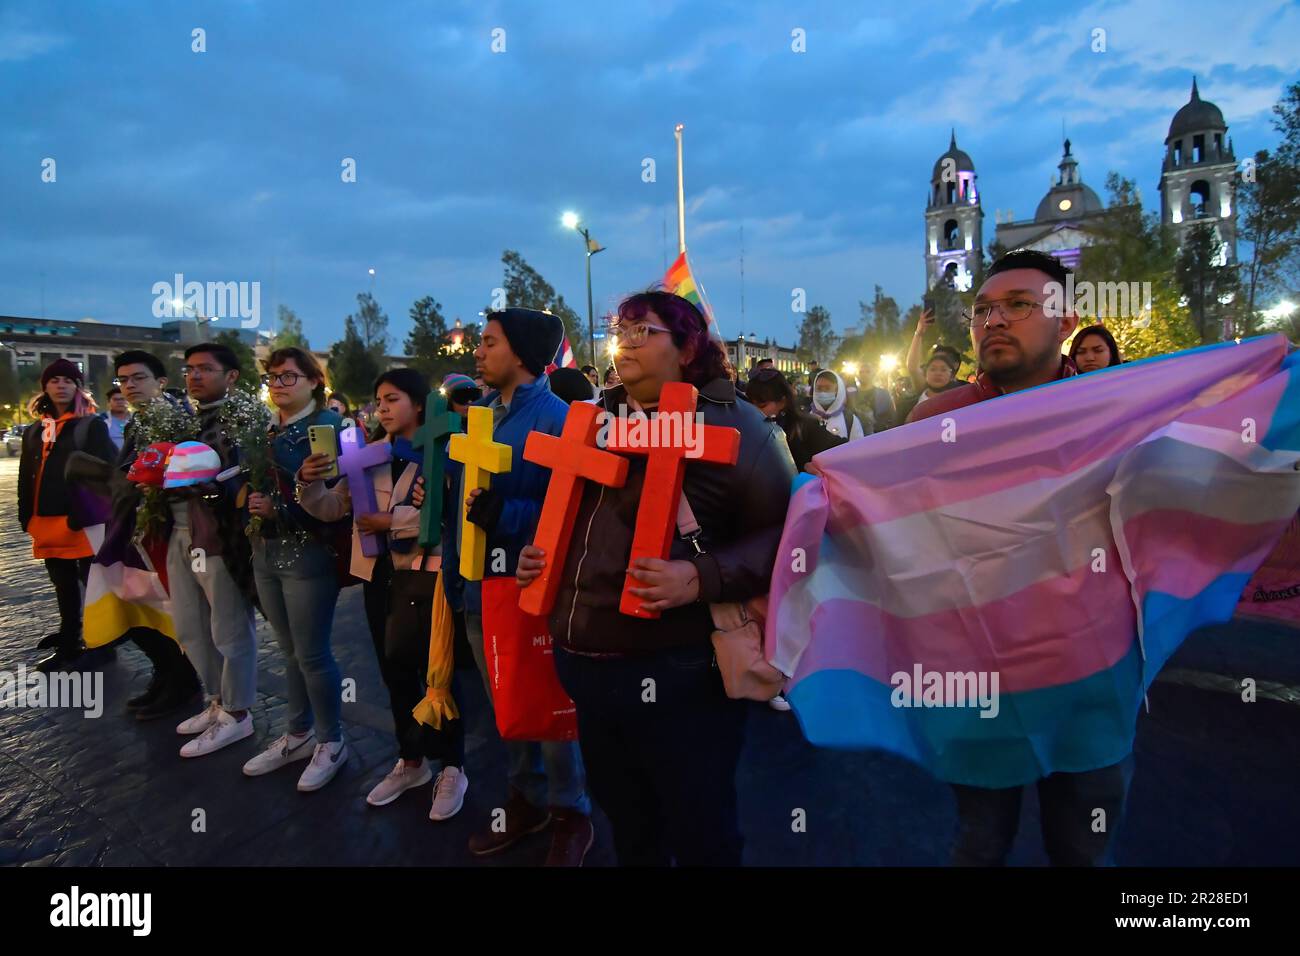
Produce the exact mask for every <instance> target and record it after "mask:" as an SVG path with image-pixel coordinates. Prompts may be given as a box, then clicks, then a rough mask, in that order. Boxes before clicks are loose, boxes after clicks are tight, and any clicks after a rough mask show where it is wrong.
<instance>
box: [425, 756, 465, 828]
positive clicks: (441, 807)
mask: <svg viewBox="0 0 1300 956" xmlns="http://www.w3.org/2000/svg"><path fill="white" fill-rule="evenodd" d="M468 789H469V777H467V776H465V771H463V770H461V769H460V768H458V767H444V768H443V771H442V773H440V774H438V781H437V783H435V784H434V785H433V808H432V809H430V810H429V819H430V820H450V819H451V818H452V817H454V816H455V815H456V814H458V813H460V808H461V807H462V806H463V805H464V803H465V791H466V790H468Z"/></svg>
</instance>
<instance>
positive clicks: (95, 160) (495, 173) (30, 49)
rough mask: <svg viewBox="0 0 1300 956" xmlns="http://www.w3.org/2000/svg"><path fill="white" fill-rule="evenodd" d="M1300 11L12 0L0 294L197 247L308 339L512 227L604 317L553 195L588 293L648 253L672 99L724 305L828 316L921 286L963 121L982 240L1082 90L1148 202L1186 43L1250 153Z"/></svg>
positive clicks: (403, 311) (448, 274)
mask: <svg viewBox="0 0 1300 956" xmlns="http://www.w3.org/2000/svg"><path fill="white" fill-rule="evenodd" d="M195 27H201V28H203V29H204V30H206V35H207V36H206V41H207V51H206V52H205V53H194V52H192V51H191V30H192V29H194V28H195ZM496 28H501V29H503V30H504V31H505V44H506V49H505V52H502V53H494V52H493V51H492V48H491V45H492V31H493V30H494V29H496ZM796 28H800V29H803V30H804V31H806V37H807V40H806V44H807V51H806V52H804V53H796V52H793V51H792V49H791V43H792V40H791V31H792V30H794V29H796ZM1095 28H1102V29H1104V30H1105V31H1106V47H1107V48H1106V51H1105V52H1104V53H1096V52H1093V51H1092V49H1091V47H1092V31H1093V30H1094V29H1095ZM1297 36H1300V6H1297V4H1295V3H1290V2H1279V0H1250V2H1247V3H1237V4H1223V3H1222V2H1200V0H1197V2H1191V0H1137V2H1131V0H1124V2H1096V3H1082V4H1081V3H1059V2H1056V0H1051V2H1030V0H1023V2H1015V0H949V2H946V3H934V4H931V3H923V2H913V3H907V4H898V3H848V2H842V0H841V2H830V3H800V2H776V3H767V2H755V0H750V2H734V3H733V2H674V0H656V2H653V3H650V2H642V0H617V2H615V0H604V2H591V3H586V2H582V3H579V2H568V0H537V2H526V0H511V2H475V3H468V2H466V3H460V2H449V0H438V2H423V3H415V2H412V3H405V2H387V0H377V2H370V3H339V2H332V0H320V2H312V3H305V2H303V3H300V2H269V0H265V2H254V0H247V2H225V3H188V2H168V3H165V4H164V3H148V4H145V3H107V2H88V0H87V2H30V3H29V2H23V0H0V88H2V89H3V91H4V95H3V96H0V140H2V142H3V148H2V149H0V313H4V314H11V315H32V316H36V315H40V314H42V312H41V310H42V288H43V289H44V293H43V301H44V314H46V315H47V316H50V317H54V318H65V319H81V318H85V317H93V318H95V319H98V320H100V321H104V322H127V323H138V324H145V323H153V322H156V321H157V320H155V319H154V318H153V317H152V314H151V306H152V302H153V294H152V292H151V287H152V285H153V284H154V283H155V282H157V281H160V280H170V279H171V277H172V276H173V274H175V273H177V272H180V273H183V274H184V275H185V277H186V278H187V279H196V280H201V281H203V280H220V281H260V282H261V283H262V308H263V316H264V321H269V320H270V317H271V315H272V314H273V310H274V306H275V305H276V304H277V303H283V304H286V305H289V306H291V307H292V308H294V309H295V310H296V311H297V312H298V314H299V315H300V316H301V317H302V319H303V321H304V324H305V327H306V332H307V334H308V337H309V338H310V340H311V342H312V345H313V346H315V347H318V348H321V347H325V346H327V345H328V344H329V343H330V342H331V341H333V340H334V339H335V338H337V337H338V336H339V335H340V334H341V330H342V319H343V316H344V315H346V314H347V313H348V312H350V311H352V310H353V309H354V307H355V304H356V301H355V296H356V294H357V293H358V292H360V291H364V290H365V289H367V288H369V286H370V279H369V277H368V275H367V270H368V269H370V268H374V269H375V270H376V275H375V279H374V290H375V295H376V297H377V298H378V299H379V301H380V303H381V305H382V306H383V307H384V308H385V310H386V311H387V312H388V314H389V316H390V318H391V320H392V327H391V331H392V333H393V339H394V342H393V345H394V346H395V348H394V351H396V350H400V341H401V338H402V337H403V336H404V334H405V332H406V330H407V328H408V327H409V321H408V319H407V309H408V308H409V307H410V304H411V302H412V301H413V300H415V299H416V298H418V297H420V296H422V295H426V294H430V295H433V296H434V297H435V298H437V299H438V300H439V301H440V302H441V303H442V305H443V310H444V313H445V314H446V315H447V316H448V319H449V320H450V319H451V318H454V317H455V316H458V315H459V316H461V317H463V318H464V319H466V320H467V321H468V320H470V319H472V318H474V317H475V314H476V313H477V311H478V309H480V308H481V307H482V306H483V305H484V304H486V302H487V301H488V298H489V296H490V295H491V290H492V288H493V287H494V286H497V285H499V284H500V279H501V265H500V256H501V252H502V250H503V249H506V248H513V249H517V250H519V251H520V252H521V253H522V254H523V255H524V256H525V258H527V259H528V261H529V262H530V263H531V264H532V265H534V266H535V267H536V268H537V269H539V270H540V271H541V272H542V273H543V274H544V275H545V276H546V277H547V278H548V279H549V280H550V281H551V282H552V283H553V284H554V285H555V286H556V287H557V288H558V289H559V291H560V292H561V293H563V294H564V296H565V297H566V299H567V300H568V301H569V302H570V303H571V304H572V305H573V306H574V307H575V308H576V309H577V310H578V311H579V313H580V314H582V315H583V316H584V318H585V312H586V302H585V298H586V293H585V287H584V272H583V254H582V245H581V241H580V239H579V238H578V237H577V236H576V235H575V234H574V233H573V232H571V231H567V230H565V229H564V228H563V227H562V226H561V225H560V222H559V217H560V213H561V212H562V211H564V210H565V209H574V210H576V211H578V212H579V213H581V214H582V215H583V217H584V219H585V221H586V222H587V224H588V225H589V226H590V228H591V230H592V233H593V236H594V237H595V238H597V239H598V240H599V241H600V242H601V243H603V244H604V245H605V246H607V247H608V248H607V251H605V252H602V253H600V254H599V255H598V256H597V257H596V258H595V259H594V260H593V264H594V276H595V298H596V309H597V312H598V313H599V312H600V311H602V310H604V309H608V308H609V307H610V306H612V305H613V304H614V303H615V302H616V301H617V299H618V297H619V296H620V295H622V294H625V293H627V292H629V291H634V290H636V289H638V288H642V287H644V286H646V285H647V284H648V283H650V282H652V281H654V280H656V279H657V278H659V277H660V276H661V275H662V271H663V265H664V260H665V256H666V255H667V256H668V257H669V260H671V255H672V253H673V251H674V250H675V244H676V223H675V209H674V202H675V199H674V196H675V171H674V146H673V136H672V129H673V125H674V124H675V123H677V122H681V123H684V124H685V127H686V190H687V238H688V242H689V245H690V248H691V255H692V259H693V260H694V265H695V268H696V271H697V274H698V275H699V277H700V279H701V280H702V282H703V284H704V286H705V289H706V290H707V292H708V295H709V297H710V299H711V301H712V304H713V307H714V310H715V312H716V313H717V314H718V317H719V320H720V322H721V324H722V328H723V331H724V333H725V334H726V335H728V336H729V337H730V336H734V335H736V334H737V333H739V332H742V331H743V332H751V331H752V332H756V333H757V334H758V335H759V336H766V335H770V336H773V337H775V338H777V339H778V340H780V341H782V342H783V343H793V341H794V340H795V328H796V324H797V318H798V317H797V316H796V315H794V314H793V313H792V312H791V309H790V302H791V290H792V289H794V288H796V287H798V288H803V289H806V290H807V296H808V302H809V304H810V305H811V304H822V305H825V306H826V307H827V308H829V309H830V310H831V313H832V317H833V320H834V322H835V325H836V326H837V328H839V329H841V330H842V329H844V328H845V327H847V326H848V325H851V324H852V323H853V322H855V321H856V320H857V317H858V300H859V299H862V298H869V297H870V294H871V290H872V287H873V286H874V285H876V284H880V285H881V286H883V287H884V289H885V291H886V292H887V293H888V294H890V295H892V296H894V297H895V298H896V299H898V301H899V303H900V305H901V306H903V308H906V307H907V306H908V305H909V304H911V303H912V302H914V301H917V300H918V298H919V297H920V294H921V292H922V291H923V290H922V283H923V276H924V273H923V260H922V236H923V233H922V226H923V213H924V202H925V192H926V184H927V182H928V178H929V174H930V169H931V166H932V165H933V163H934V160H935V158H936V157H937V156H938V155H939V154H940V153H942V152H943V151H944V150H945V149H946V148H947V145H948V136H949V129H950V127H953V126H955V127H956V129H957V139H958V143H959V145H960V146H961V147H962V148H963V149H965V150H967V151H968V152H969V153H970V154H971V155H972V157H973V158H974V160H975V164H976V169H977V172H978V175H979V186H980V189H981V194H982V198H983V203H984V207H985V213H986V219H985V233H984V238H985V243H986V244H987V242H988V241H989V239H991V238H992V234H993V225H994V222H993V220H994V211H995V210H997V209H1004V210H1005V209H1011V210H1014V211H1015V213H1016V215H1017V217H1018V218H1026V217H1028V216H1030V215H1032V213H1033V210H1034V207H1035V206H1036V205H1037V203H1038V200H1039V199H1040V198H1041V196H1042V194H1043V192H1044V191H1045V190H1046V188H1047V186H1048V183H1049V178H1050V176H1051V175H1052V174H1053V173H1054V172H1055V168H1056V163H1057V162H1058V161H1059V158H1060V151H1061V150H1060V145H1061V143H1060V141H1061V128H1062V122H1063V121H1064V123H1065V124H1066V128H1067V131H1068V134H1069V136H1070V138H1071V139H1072V140H1073V143H1074V151H1075V154H1076V156H1077V157H1078V159H1079V162H1080V171H1081V173H1082V175H1083V178H1084V181H1085V182H1088V183H1089V184H1091V185H1092V186H1093V187H1094V188H1095V189H1096V190H1097V191H1098V192H1099V193H1103V185H1104V181H1105V177H1106V173H1107V172H1108V171H1110V170H1116V171H1118V172H1120V173H1122V174H1124V175H1125V176H1128V177H1131V178H1133V179H1135V180H1136V181H1137V182H1138V184H1139V186H1140V187H1141V189H1142V194H1143V197H1144V199H1145V201H1146V203H1147V204H1148V206H1150V205H1153V204H1158V192H1157V188H1156V187H1157V183H1158V177H1159V171H1160V162H1161V159H1162V155H1163V141H1164V137H1165V134H1166V132H1167V129H1168V125H1169V121H1170V119H1171V118H1172V116H1173V114H1174V112H1175V111H1176V110H1177V109H1178V107H1180V106H1181V105H1182V104H1183V103H1185V102H1186V101H1187V98H1188V92H1189V87H1190V83H1191V77H1192V74H1193V73H1195V74H1196V75H1197V77H1198V80H1199V83H1200V90H1201V94H1202V96H1203V97H1204V98H1206V99H1208V100H1212V101H1213V102H1215V103H1216V104H1218V106H1219V107H1220V108H1221V109H1222V110H1223V113H1224V116H1225V118H1226V119H1227V122H1228V124H1229V135H1230V136H1231V137H1232V138H1233V140H1234V144H1235V147H1236V150H1237V154H1238V156H1239V157H1240V156H1245V155H1249V154H1250V153H1253V152H1254V150H1256V149H1258V148H1261V147H1271V146H1272V145H1273V144H1274V143H1275V142H1276V135H1275V133H1274V132H1273V130H1272V128H1271V124H1270V109H1271V107H1272V105H1273V103H1274V102H1276V101H1277V99H1278V97H1279V95H1280V93H1281V91H1282V88H1283V87H1284V85H1286V84H1287V83H1289V82H1292V81H1294V80H1295V79H1296V77H1297V74H1298V73H1300V47H1298V46H1297V44H1296V42H1295V40H1296V37H1297ZM47 157H51V158H54V159H55V160H56V162H57V182H55V183H43V182H42V181H41V163H42V160H43V159H45V158H47ZM345 157H352V158H354V159H355V160H356V164H357V182H356V183H344V182H342V181H341V179H340V172H341V166H340V164H341V162H342V160H343V159H344V158H345ZM646 157H650V158H653V159H654V160H655V161H656V163H657V181H656V182H653V183H645V182H643V181H642V175H641V174H642V161H643V159H644V158H646ZM665 223H666V224H667V244H666V245H665V241H664V235H665ZM742 226H743V229H744V248H745V256H744V267H745V283H744V299H745V316H746V317H745V320H744V325H743V327H742V325H741V318H740V309H741V280H740V251H741V235H740V234H741V228H742Z"/></svg>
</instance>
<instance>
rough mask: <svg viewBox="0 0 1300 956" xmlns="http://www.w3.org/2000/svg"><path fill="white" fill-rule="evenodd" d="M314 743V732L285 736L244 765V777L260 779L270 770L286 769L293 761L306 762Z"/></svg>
mask: <svg viewBox="0 0 1300 956" xmlns="http://www.w3.org/2000/svg"><path fill="white" fill-rule="evenodd" d="M315 743H316V732H315V731H314V730H309V731H307V732H306V733H305V734H302V735H301V736H299V735H297V734H285V735H284V736H283V737H281V738H279V739H278V740H276V742H275V743H273V744H271V746H269V747H267V748H266V749H265V750H263V751H262V752H261V753H260V754H258V755H257V756H256V757H254V758H253V759H252V760H250V761H248V763H246V764H244V775H245V776H247V777H260V776H261V775H262V774H264V773H270V772H271V771H272V770H279V769H280V768H281V767H287V766H288V765H289V764H291V763H293V762H294V761H295V760H306V759H307V758H308V757H310V756H311V752H312V746H313V745H314V744H315Z"/></svg>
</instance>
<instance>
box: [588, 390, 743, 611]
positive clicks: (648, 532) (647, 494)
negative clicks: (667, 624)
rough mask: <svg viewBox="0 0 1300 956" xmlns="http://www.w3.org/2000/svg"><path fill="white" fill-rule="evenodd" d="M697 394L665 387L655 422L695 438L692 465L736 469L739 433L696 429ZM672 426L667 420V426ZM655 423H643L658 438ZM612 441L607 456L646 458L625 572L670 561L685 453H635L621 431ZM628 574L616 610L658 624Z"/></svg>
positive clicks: (672, 447) (654, 448) (668, 449)
mask: <svg viewBox="0 0 1300 956" xmlns="http://www.w3.org/2000/svg"><path fill="white" fill-rule="evenodd" d="M698 398H699V392H697V391H696V390H695V386H694V385H690V384H688V383H686V382H669V383H667V384H666V385H664V387H663V388H662V390H661V391H660V393H659V409H658V416H659V418H663V417H664V416H665V415H672V416H674V417H675V418H676V420H677V421H679V422H680V423H681V427H680V428H678V429H671V430H672V431H675V432H676V436H675V437H679V438H685V435H686V429H691V430H692V431H694V432H697V433H698V439H699V446H700V447H699V453H698V454H697V455H696V456H695V457H694V458H693V459H692V460H695V461H707V462H713V463H714V464H722V465H734V464H735V463H736V459H737V458H738V457H739V456H740V432H738V431H737V430H736V429H734V428H724V427H721V426H719V425H697V424H696V422H695V405H696V401H697V400H698ZM670 421H671V420H670ZM651 424H654V423H647V428H646V430H647V431H651V432H654V433H656V434H658V435H662V434H663V431H667V430H669V429H662V430H661V427H662V426H661V427H656V428H650V427H649V426H650V425H651ZM610 434H611V438H610V441H609V442H608V443H607V444H606V447H607V448H608V449H609V450H610V451H618V452H625V453H627V454H634V455H645V456H646V468H645V482H644V484H643V485H642V487H641V503H640V504H639V505H638V506H637V511H636V528H635V529H634V531H633V532H632V554H631V556H630V557H629V558H628V566H629V567H631V565H632V563H633V562H635V561H636V560H637V559H638V558H660V559H662V560H667V559H668V553H669V549H670V548H671V547H672V543H673V532H674V531H676V529H677V506H678V503H679V502H680V501H681V497H682V480H683V478H685V476H686V461H687V452H688V451H690V449H689V448H688V447H687V445H686V444H685V443H683V444H667V443H664V442H658V441H652V442H649V444H650V445H651V447H639V446H640V445H641V443H640V442H638V443H636V444H630V443H628V441H627V439H629V438H631V437H632V434H631V433H629V434H622V429H619V428H615V429H611V432H610ZM645 586H646V585H645V584H643V583H642V582H640V581H638V580H637V579H636V578H634V577H633V576H632V573H631V572H630V571H629V572H628V574H627V577H626V578H625V579H624V581H623V596H622V598H621V599H620V601H619V605H618V609H619V611H621V612H622V613H624V614H629V615H631V616H632V617H641V618H657V617H659V612H658V611H648V610H646V608H645V605H644V602H643V601H642V599H641V598H639V597H637V596H636V595H635V594H632V593H631V589H632V588H634V587H645Z"/></svg>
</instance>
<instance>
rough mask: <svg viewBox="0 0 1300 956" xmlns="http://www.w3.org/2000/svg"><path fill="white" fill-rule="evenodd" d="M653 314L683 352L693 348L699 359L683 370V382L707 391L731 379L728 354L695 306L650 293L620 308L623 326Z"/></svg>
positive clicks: (632, 298)
mask: <svg viewBox="0 0 1300 956" xmlns="http://www.w3.org/2000/svg"><path fill="white" fill-rule="evenodd" d="M651 312H653V313H654V314H655V315H657V316H658V317H659V321H660V322H662V323H663V324H664V325H665V326H666V327H667V329H668V331H669V332H671V333H672V337H673V345H675V346H676V347H677V350H678V351H679V352H684V351H686V349H687V348H693V349H694V351H695V357H694V358H693V359H691V363H690V364H689V365H685V366H683V367H682V378H683V379H684V380H685V381H687V382H689V383H690V384H691V385H694V386H695V387H696V388H703V387H704V386H705V385H707V384H708V383H709V382H712V381H713V380H714V379H717V378H730V377H731V363H730V362H728V361H727V353H726V352H724V351H723V350H722V346H721V345H719V344H718V343H717V342H716V341H715V340H714V339H711V338H710V337H709V324H708V322H707V321H705V318H704V315H703V313H701V312H700V310H699V309H697V308H696V307H695V306H694V304H692V303H691V302H689V301H687V300H686V299H683V298H682V297H681V296H679V295H673V294H672V293H671V292H661V291H650V292H638V293H637V294H636V295H630V296H628V297H627V298H626V299H624V300H623V301H622V302H620V303H619V306H618V321H619V322H641V321H644V320H645V317H646V316H647V315H648V314H649V313H651Z"/></svg>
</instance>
